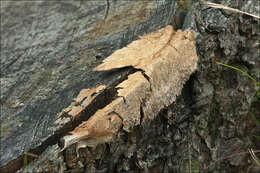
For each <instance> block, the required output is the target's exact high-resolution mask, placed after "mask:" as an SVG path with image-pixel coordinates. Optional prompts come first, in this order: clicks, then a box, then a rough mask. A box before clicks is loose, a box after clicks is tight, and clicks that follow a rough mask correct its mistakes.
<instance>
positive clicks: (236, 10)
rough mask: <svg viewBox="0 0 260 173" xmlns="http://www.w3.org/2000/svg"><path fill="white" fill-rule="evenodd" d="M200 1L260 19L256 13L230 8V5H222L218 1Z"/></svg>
mask: <svg viewBox="0 0 260 173" xmlns="http://www.w3.org/2000/svg"><path fill="white" fill-rule="evenodd" d="M200 1H201V2H202V3H203V4H205V5H208V6H210V7H213V8H220V9H224V10H229V11H233V12H236V13H242V14H245V15H248V16H252V17H255V18H257V19H260V16H256V15H254V14H250V13H247V12H244V11H240V10H238V9H235V8H230V7H227V6H224V5H221V4H216V3H212V2H207V1H204V0H200Z"/></svg>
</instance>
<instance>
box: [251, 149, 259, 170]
mask: <svg viewBox="0 0 260 173" xmlns="http://www.w3.org/2000/svg"><path fill="white" fill-rule="evenodd" d="M248 151H249V153H250V155H251V157H252V159H253V160H254V161H255V163H256V165H257V166H260V160H259V159H258V157H256V155H255V153H254V151H253V150H252V149H248Z"/></svg>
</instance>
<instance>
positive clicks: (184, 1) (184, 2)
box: [177, 0, 192, 11]
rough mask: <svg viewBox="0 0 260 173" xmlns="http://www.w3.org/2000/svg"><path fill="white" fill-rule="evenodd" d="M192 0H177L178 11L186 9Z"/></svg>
mask: <svg viewBox="0 0 260 173" xmlns="http://www.w3.org/2000/svg"><path fill="white" fill-rule="evenodd" d="M191 2H192V0H179V1H178V2H177V5H178V9H179V10H180V11H187V10H188V8H189V6H190V4H191Z"/></svg>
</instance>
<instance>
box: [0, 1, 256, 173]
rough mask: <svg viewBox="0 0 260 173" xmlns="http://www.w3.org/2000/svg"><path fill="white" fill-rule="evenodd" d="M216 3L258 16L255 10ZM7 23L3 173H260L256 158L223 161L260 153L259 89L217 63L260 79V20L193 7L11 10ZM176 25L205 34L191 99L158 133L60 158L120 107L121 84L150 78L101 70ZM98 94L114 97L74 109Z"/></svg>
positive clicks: (164, 116) (122, 135)
mask: <svg viewBox="0 0 260 173" xmlns="http://www.w3.org/2000/svg"><path fill="white" fill-rule="evenodd" d="M210 2H215V3H221V4H223V5H226V6H229V7H232V8H236V9H239V10H242V11H245V12H248V13H252V14H254V15H259V8H258V7H259V3H258V2H257V1H253V0H248V1H243V0H237V1H224V0H221V1H215V0H211V1H210ZM0 13H1V79H0V82H1V98H0V104H1V105H0V106H1V117H0V121H1V139H0V144H1V150H0V172H16V170H18V169H20V170H19V171H17V172H26V173H27V172H43V171H45V172H59V171H60V172H66V170H67V172H165V173H166V172H215V173H218V172H219V173H222V172H234V173H240V172H241V173H242V172H253V173H257V172H259V169H260V168H259V166H257V165H256V164H255V163H254V161H253V160H252V159H251V157H250V155H249V154H243V155H239V156H234V157H230V158H228V159H225V160H221V161H219V162H215V161H217V160H219V159H220V158H224V157H225V156H228V155H231V154H236V153H240V152H245V151H247V150H248V148H252V149H254V150H257V149H258V150H259V148H260V145H259V144H260V141H259V134H260V127H259V124H257V121H255V120H254V119H253V118H252V115H253V116H254V117H255V118H256V119H257V120H260V110H259V107H260V101H259V100H260V96H259V92H260V91H259V87H257V86H256V85H255V84H254V82H252V81H251V80H249V79H248V78H247V77H245V76H244V75H242V74H241V73H240V72H237V71H234V70H231V69H228V68H226V67H223V66H220V65H217V64H216V63H215V62H216V61H219V62H222V63H226V64H229V65H233V66H235V67H238V68H240V69H242V70H243V71H246V72H248V73H249V74H250V75H252V76H253V77H254V78H255V79H256V80H257V81H260V59H259V49H260V47H259V42H260V40H259V38H260V31H259V25H260V24H259V20H258V19H255V18H253V17H250V16H246V15H242V14H238V13H234V12H230V11H226V10H223V9H215V8H212V7H207V6H204V5H202V4H200V3H199V2H197V1H194V2H192V3H191V1H189V0H184V1H172V0H161V1H157V0H154V1H113V0H107V1H105V0H104V1H102V0H100V1H86V2H85V1H66V2H65V1H64V2H53V1H37V2H31V1H19V2H18V1H3V2H1V11H0ZM184 18H185V20H184ZM168 24H171V25H173V26H174V28H183V29H193V30H195V32H196V34H195V35H196V46H197V54H198V56H199V62H198V69H197V72H196V73H195V74H194V75H192V77H191V78H190V80H189V81H188V82H187V83H186V84H185V86H184V88H183V90H182V94H181V95H180V96H178V97H177V99H176V101H175V102H174V103H171V105H169V106H168V107H164V108H163V109H162V110H161V111H160V112H159V113H158V114H156V116H155V117H154V119H153V120H151V121H150V122H149V123H147V124H142V125H137V126H135V127H133V129H131V131H130V132H126V131H124V130H120V131H119V133H117V134H116V136H115V139H114V140H113V142H110V143H106V144H100V145H97V146H96V148H93V147H87V148H80V149H79V157H77V153H76V145H71V146H70V147H68V148H67V149H66V150H65V151H64V152H63V153H61V154H57V151H59V149H60V148H61V147H59V146H58V144H57V143H58V141H59V140H60V139H61V138H62V137H63V136H64V135H67V134H68V132H69V131H71V130H73V129H74V128H75V127H77V126H78V125H79V124H80V123H82V121H86V120H88V118H89V117H91V116H92V115H94V114H95V113H96V112H97V111H98V110H100V109H103V108H104V107H105V106H106V105H108V104H110V103H111V102H112V101H113V100H115V99H117V98H118V92H119V89H115V88H116V86H117V85H118V84H119V83H121V82H123V81H125V80H126V79H127V78H128V76H130V75H134V74H135V73H141V71H140V70H139V71H136V70H137V69H133V68H124V69H121V70H118V71H117V70H114V71H111V72H109V73H108V72H103V71H102V72H97V71H92V69H93V68H94V67H97V66H98V65H99V64H101V63H102V61H103V60H104V59H106V58H107V57H108V56H109V55H111V54H112V53H113V52H114V51H116V50H119V49H120V48H123V47H125V46H126V45H127V44H129V43H130V42H132V41H133V40H136V39H138V37H139V36H142V35H144V34H147V33H151V32H152V31H155V30H158V29H160V28H163V27H165V26H166V25H168ZM147 51H148V52H150V51H151V52H152V51H153V50H147ZM142 74H143V73H142ZM158 77H160V76H158ZM166 80H167V79H166ZM119 81H120V82H119ZM100 85H104V86H106V87H107V86H112V87H108V88H105V89H103V88H102V89H101V90H98V91H97V92H94V91H93V93H92V94H90V96H89V95H88V94H87V95H86V96H83V97H84V98H83V99H80V100H81V101H77V100H73V98H76V97H77V95H79V93H80V91H82V89H94V88H97V87H98V86H100ZM83 95H84V94H83ZM88 101H91V104H90V102H88ZM74 106H76V107H77V106H83V107H84V106H86V107H85V108H84V109H87V110H88V111H79V109H77V108H74V109H73V110H70V109H71V108H72V107H74ZM144 106H145V103H144V102H142V105H141V106H140V108H139V110H140V115H141V121H142V120H143V119H145V113H144V112H145V111H144V110H143V109H141V108H142V107H144ZM65 108H68V109H65ZM62 110H64V111H62ZM80 110H83V109H81V108H80ZM61 111H62V114H59V113H60V112H61ZM58 115H61V117H63V118H62V120H61V121H60V125H57V124H56V123H55V122H56V119H57V116H58ZM79 117H81V118H79ZM138 121H139V120H138ZM27 152H30V153H33V154H37V155H38V156H39V157H38V158H36V156H35V155H32V154H30V153H28V154H26V153H27ZM25 154H26V155H25ZM256 156H258V158H259V157H260V156H259V154H258V153H256ZM25 158H26V159H25ZM32 159H35V160H34V162H31V161H32ZM26 161H27V163H26ZM29 163H30V164H29ZM24 164H26V165H28V167H27V168H26V169H22V167H23V166H24Z"/></svg>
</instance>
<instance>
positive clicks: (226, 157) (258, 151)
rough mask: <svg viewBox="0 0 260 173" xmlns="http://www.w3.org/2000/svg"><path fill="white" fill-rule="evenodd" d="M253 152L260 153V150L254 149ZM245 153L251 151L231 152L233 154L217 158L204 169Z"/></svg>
mask: <svg viewBox="0 0 260 173" xmlns="http://www.w3.org/2000/svg"><path fill="white" fill-rule="evenodd" d="M252 151H253V150H252ZM253 152H254V153H260V150H254V151H253ZM245 154H250V152H249V151H246V152H240V153H235V154H231V155H228V156H225V157H221V158H219V159H217V160H216V161H215V162H213V163H211V164H210V165H209V166H207V167H206V168H204V169H203V170H206V169H209V168H210V167H212V166H213V165H215V164H216V163H217V162H219V161H222V160H226V159H229V158H232V157H235V156H240V155H245Z"/></svg>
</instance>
